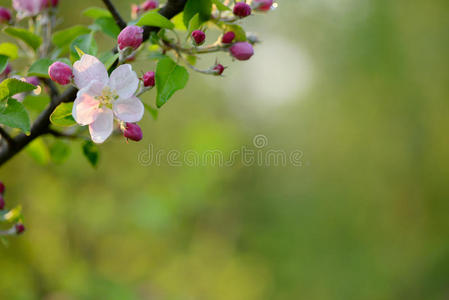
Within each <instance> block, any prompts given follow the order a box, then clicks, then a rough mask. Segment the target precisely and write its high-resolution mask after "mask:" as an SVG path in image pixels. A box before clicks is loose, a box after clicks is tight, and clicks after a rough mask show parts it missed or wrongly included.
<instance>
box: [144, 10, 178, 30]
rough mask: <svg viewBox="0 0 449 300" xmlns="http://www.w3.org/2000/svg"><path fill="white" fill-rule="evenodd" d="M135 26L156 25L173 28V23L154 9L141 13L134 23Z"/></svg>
mask: <svg viewBox="0 0 449 300" xmlns="http://www.w3.org/2000/svg"><path fill="white" fill-rule="evenodd" d="M136 25H137V26H157V27H160V28H167V29H173V28H175V24H173V23H172V22H171V21H170V20H169V19H167V18H166V17H164V16H162V15H160V14H159V13H157V12H155V11H149V12H147V13H145V14H143V15H142V16H141V17H140V19H139V21H138V22H137V23H136Z"/></svg>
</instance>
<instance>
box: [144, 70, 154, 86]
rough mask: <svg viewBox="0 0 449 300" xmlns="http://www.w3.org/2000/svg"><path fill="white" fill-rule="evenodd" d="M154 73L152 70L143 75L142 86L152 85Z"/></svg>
mask: <svg viewBox="0 0 449 300" xmlns="http://www.w3.org/2000/svg"><path fill="white" fill-rule="evenodd" d="M155 75H156V74H155V73H154V72H153V71H149V72H146V73H145V74H144V75H143V78H142V79H143V86H144V87H153V86H154V85H155V83H156V82H155Z"/></svg>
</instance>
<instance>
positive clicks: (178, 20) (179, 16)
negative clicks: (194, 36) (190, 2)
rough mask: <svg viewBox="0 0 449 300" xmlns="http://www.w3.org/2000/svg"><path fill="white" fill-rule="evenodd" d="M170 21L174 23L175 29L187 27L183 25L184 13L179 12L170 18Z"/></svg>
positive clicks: (184, 29)
mask: <svg viewBox="0 0 449 300" xmlns="http://www.w3.org/2000/svg"><path fill="white" fill-rule="evenodd" d="M171 21H172V23H173V24H175V29H177V30H181V31H186V30H187V27H186V25H184V13H182V12H181V13H179V14H177V15H176V16H174V17H173V18H172V19H171Z"/></svg>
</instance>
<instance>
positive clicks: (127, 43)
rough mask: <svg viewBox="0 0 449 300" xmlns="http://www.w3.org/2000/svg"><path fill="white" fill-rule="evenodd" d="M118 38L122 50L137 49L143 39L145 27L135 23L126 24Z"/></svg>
mask: <svg viewBox="0 0 449 300" xmlns="http://www.w3.org/2000/svg"><path fill="white" fill-rule="evenodd" d="M117 40H118V47H119V49H120V50H124V49H125V48H132V49H134V50H136V49H137V48H139V46H140V45H141V44H142V41H143V28H142V27H139V26H135V25H130V26H126V27H125V29H123V30H122V31H121V32H120V34H119V35H118V38H117Z"/></svg>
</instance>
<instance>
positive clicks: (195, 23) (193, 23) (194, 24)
mask: <svg viewBox="0 0 449 300" xmlns="http://www.w3.org/2000/svg"><path fill="white" fill-rule="evenodd" d="M201 24H202V22H201V20H200V14H199V13H198V14H196V15H194V16H193V18H191V19H190V22H189V35H190V34H191V33H192V32H193V31H195V30H197V29H200V26H201Z"/></svg>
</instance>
